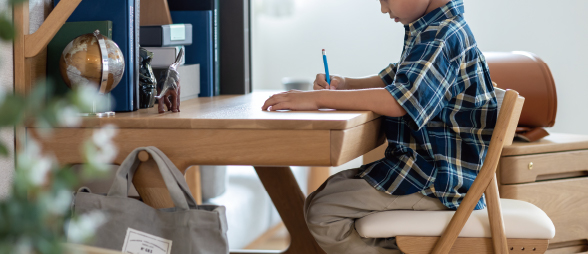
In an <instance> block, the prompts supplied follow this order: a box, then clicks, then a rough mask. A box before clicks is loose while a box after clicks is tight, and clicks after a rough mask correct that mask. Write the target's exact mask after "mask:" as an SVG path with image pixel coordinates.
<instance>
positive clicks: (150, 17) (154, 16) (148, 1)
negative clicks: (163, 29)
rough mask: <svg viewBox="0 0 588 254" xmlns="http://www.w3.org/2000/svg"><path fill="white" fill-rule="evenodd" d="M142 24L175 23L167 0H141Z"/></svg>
mask: <svg viewBox="0 0 588 254" xmlns="http://www.w3.org/2000/svg"><path fill="white" fill-rule="evenodd" d="M140 18H141V26H159V25H169V24H173V22H172V18H171V14H170V12H169V6H168V5H167V0H141V17H140Z"/></svg>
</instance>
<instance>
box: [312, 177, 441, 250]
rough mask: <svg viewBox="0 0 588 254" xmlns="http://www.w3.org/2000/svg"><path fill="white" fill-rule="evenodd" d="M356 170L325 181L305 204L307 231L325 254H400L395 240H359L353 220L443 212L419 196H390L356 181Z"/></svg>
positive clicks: (432, 201)
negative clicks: (412, 212) (382, 213)
mask: <svg viewBox="0 0 588 254" xmlns="http://www.w3.org/2000/svg"><path fill="white" fill-rule="evenodd" d="M357 172H358V169H357V168H356V169H349V170H345V171H341V172H339V173H337V174H335V175H333V176H331V177H330V178H329V179H327V180H326V181H325V182H324V183H323V184H322V185H321V186H320V187H319V188H318V190H316V191H315V192H313V193H311V194H310V195H308V197H307V198H306V202H305V204H304V218H305V219H306V224H307V225H308V229H309V230H310V232H311V233H312V235H313V236H314V238H315V239H316V241H317V242H318V244H319V245H320V246H321V248H323V250H324V251H325V252H327V253H337V254H342V253H362V254H369V253H386V254H388V253H390V254H392V253H393V254H398V253H401V252H400V250H398V247H397V246H396V239H395V238H362V237H360V236H359V234H358V233H357V231H355V220H356V219H359V218H362V217H364V216H367V215H370V214H372V213H376V212H380V211H386V210H446V209H447V208H446V207H445V206H444V205H443V204H442V203H441V201H440V200H439V199H437V198H430V197H427V196H424V195H423V194H421V193H413V194H410V195H390V194H387V193H384V192H382V191H378V190H376V189H375V188H374V187H372V186H371V185H370V184H369V183H368V182H367V181H365V180H364V179H361V178H358V177H356V176H355V175H356V174H357Z"/></svg>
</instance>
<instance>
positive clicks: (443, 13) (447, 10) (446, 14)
mask: <svg viewBox="0 0 588 254" xmlns="http://www.w3.org/2000/svg"><path fill="white" fill-rule="evenodd" d="M462 13H464V7H463V0H451V1H450V2H449V3H447V4H446V5H444V6H443V7H440V8H437V9H435V10H433V11H431V12H429V13H427V15H425V16H422V17H421V18H419V19H417V20H416V21H414V22H412V23H410V24H408V25H405V26H404V29H405V30H406V32H407V33H409V34H410V36H415V35H417V34H418V33H419V32H421V31H422V30H423V29H425V27H427V26H429V25H430V24H431V23H433V22H435V21H437V20H440V19H450V18H453V17H455V16H457V15H460V14H462Z"/></svg>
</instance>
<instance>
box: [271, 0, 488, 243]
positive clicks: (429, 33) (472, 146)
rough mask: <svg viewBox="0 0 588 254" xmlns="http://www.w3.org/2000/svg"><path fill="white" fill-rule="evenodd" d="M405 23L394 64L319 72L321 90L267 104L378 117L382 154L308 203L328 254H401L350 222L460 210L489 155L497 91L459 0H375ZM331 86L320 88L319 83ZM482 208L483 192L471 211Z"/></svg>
mask: <svg viewBox="0 0 588 254" xmlns="http://www.w3.org/2000/svg"><path fill="white" fill-rule="evenodd" d="M380 4H381V8H382V13H388V14H389V15H390V18H391V19H394V21H395V22H400V23H402V24H404V27H405V30H406V36H405V46H404V50H403V53H402V57H401V59H400V62H399V63H398V64H391V65H390V66H388V67H387V68H386V69H384V70H383V71H382V72H380V74H379V75H377V76H376V75H374V76H370V77H365V78H344V77H339V76H333V77H332V78H331V80H332V81H331V85H330V86H328V84H327V83H326V81H325V76H324V75H323V74H319V75H317V78H316V81H315V83H314V88H315V89H316V90H317V91H308V92H302V91H289V92H286V93H281V94H276V95H273V96H272V97H270V98H269V99H268V100H267V101H266V102H265V104H264V105H263V108H262V109H263V110H268V109H269V110H280V109H290V110H317V109H318V108H334V109H343V110H371V111H373V112H375V113H378V114H381V115H384V119H383V126H382V127H383V128H382V129H383V130H384V132H385V134H386V137H387V139H388V143H389V144H388V148H387V149H386V153H385V158H384V159H382V160H379V161H376V162H373V163H370V164H367V165H363V166H361V167H360V168H358V169H350V170H347V171H342V172H340V173H337V174H335V175H333V176H331V177H330V178H329V179H328V180H327V181H325V183H323V185H322V186H321V187H320V188H319V189H318V190H317V191H315V192H313V193H311V194H310V195H309V196H308V198H307V199H306V202H305V208H304V215H305V218H306V222H307V225H308V228H309V230H310V232H311V233H312V234H313V236H314V237H315V239H316V240H317V242H318V243H319V245H320V246H321V247H322V248H323V249H324V250H325V251H326V252H327V253H399V251H398V249H397V246H396V244H395V239H394V238H388V239H365V238H361V237H360V236H359V235H358V233H357V232H356V231H355V228H354V222H355V220H356V219H358V218H361V217H364V216H366V215H368V214H371V213H373V212H377V211H383V210H395V209H409V210H444V209H457V207H458V206H459V204H460V202H461V201H462V200H463V198H464V196H465V195H466V192H467V191H468V190H469V188H470V187H471V185H472V183H473V182H474V179H475V178H476V175H477V173H478V171H479V170H480V169H481V166H482V163H483V161H484V158H485V156H486V151H487V149H488V145H489V144H490V138H491V135H492V131H493V129H494V126H495V123H496V118H497V110H496V106H497V104H496V98H495V94H494V88H493V87H492V81H491V80H490V74H489V72H488V67H487V65H486V62H485V60H484V56H483V55H482V53H481V52H480V50H479V49H478V48H477V46H476V42H475V40H474V37H473V35H472V33H471V31H470V29H469V27H468V25H467V24H466V22H465V20H464V18H463V15H462V14H463V12H464V8H463V0H380ZM327 87H328V88H329V90H325V89H324V88H327ZM484 207H485V202H484V198H483V197H482V198H481V199H480V200H479V202H478V204H477V206H476V209H482V208H484Z"/></svg>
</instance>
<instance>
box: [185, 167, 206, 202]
mask: <svg viewBox="0 0 588 254" xmlns="http://www.w3.org/2000/svg"><path fill="white" fill-rule="evenodd" d="M184 178H186V183H188V188H190V192H191V193H192V196H193V197H194V199H195V200H196V204H198V205H202V175H201V174H200V166H190V167H189V168H188V169H186V172H185V174H184Z"/></svg>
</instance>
